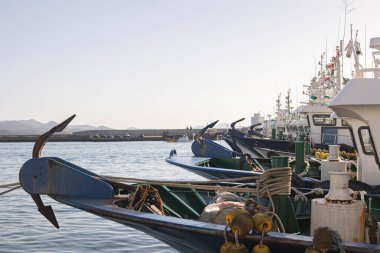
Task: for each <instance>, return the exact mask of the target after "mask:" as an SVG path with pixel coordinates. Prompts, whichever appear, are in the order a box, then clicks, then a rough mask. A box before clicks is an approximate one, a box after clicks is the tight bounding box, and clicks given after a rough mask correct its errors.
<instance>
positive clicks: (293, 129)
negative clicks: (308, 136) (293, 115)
mask: <svg viewBox="0 0 380 253" xmlns="http://www.w3.org/2000/svg"><path fill="white" fill-rule="evenodd" d="M296 131H297V127H296V126H293V125H291V126H289V132H296Z"/></svg>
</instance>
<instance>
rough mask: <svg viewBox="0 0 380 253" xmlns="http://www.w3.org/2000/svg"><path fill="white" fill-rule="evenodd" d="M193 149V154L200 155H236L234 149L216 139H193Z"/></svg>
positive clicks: (224, 156) (226, 156)
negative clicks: (217, 141)
mask: <svg viewBox="0 0 380 253" xmlns="http://www.w3.org/2000/svg"><path fill="white" fill-rule="evenodd" d="M191 150H192V151H193V154H194V155H195V156H198V157H219V158H230V157H234V156H235V155H234V152H233V151H232V150H230V149H227V148H225V147H223V146H222V145H220V144H218V143H216V142H214V141H211V140H208V139H203V138H201V139H199V140H195V141H193V143H192V145H191Z"/></svg>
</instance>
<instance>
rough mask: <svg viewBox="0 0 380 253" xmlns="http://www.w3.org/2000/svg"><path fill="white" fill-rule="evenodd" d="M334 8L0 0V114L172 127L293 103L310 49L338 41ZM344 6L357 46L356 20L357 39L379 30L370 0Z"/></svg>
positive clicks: (337, 7)
mask: <svg viewBox="0 0 380 253" xmlns="http://www.w3.org/2000/svg"><path fill="white" fill-rule="evenodd" d="M342 6H343V5H342V0H318V1H311V0H277V1H275V0H273V1H270V0H246V1H243V0H229V1H224V0H215V1H211V0H192V1H190V0H172V1H170V0H162V1H159V0H155V1H144V0H135V1H132V0H131V1H128V0H124V1H113V0H104V1H95V0H88V1H81V0H72V1H70V0H65V1H63V0H62V1H51V0H48V1H18V0H8V1H5V0H0V91H1V93H0V94H1V98H0V120H14V119H31V118H34V119H36V120H39V121H42V122H48V121H50V120H54V121H61V120H63V119H65V118H66V117H68V116H70V115H71V114H74V113H75V114H77V118H76V119H75V120H74V122H73V124H91V125H95V126H99V125H106V126H109V127H113V128H119V129H124V128H128V127H139V128H183V127H186V126H187V125H192V126H198V125H204V124H205V123H207V122H211V121H214V120H217V119H219V120H220V121H221V122H232V121H234V120H236V119H238V118H241V117H246V118H249V117H250V116H252V115H253V114H254V113H256V112H259V111H261V112H264V113H265V114H272V113H273V105H274V100H275V98H276V96H277V93H278V92H282V94H285V92H286V90H287V89H288V88H291V89H292V93H293V101H294V103H293V105H294V106H295V104H296V102H297V100H298V101H301V100H302V99H305V98H304V97H303V96H301V93H302V85H304V84H308V83H309V82H310V80H311V78H312V77H313V75H314V70H315V63H316V61H317V60H318V58H319V55H320V54H321V53H322V52H323V51H324V50H325V48H326V44H327V49H328V56H329V57H331V55H332V53H333V50H334V48H335V46H336V44H337V41H338V38H342V34H343V32H342V31H343V19H344V15H343V9H342ZM353 7H356V8H357V9H356V10H354V11H353V12H351V13H350V14H349V15H348V17H347V32H346V37H347V38H348V36H347V35H349V32H348V30H349V29H348V28H349V24H350V23H352V24H354V28H355V29H359V36H360V39H361V42H362V48H363V50H364V48H365V47H366V46H365V45H364V38H365V33H364V28H365V26H366V31H367V44H368V42H369V38H371V37H376V36H380V19H379V13H378V11H379V10H380V0H357V1H356V2H355V3H354V4H353ZM339 23H340V28H341V29H340V33H339V34H338V30H339V29H338V28H339ZM338 36H339V37H338ZM326 42H327V43H326ZM368 52H369V51H368ZM368 58H369V57H368ZM368 62H369V60H368ZM297 94H298V95H297ZM284 96H285V95H283V98H284ZM244 124H245V125H248V124H249V120H246V121H245V123H244Z"/></svg>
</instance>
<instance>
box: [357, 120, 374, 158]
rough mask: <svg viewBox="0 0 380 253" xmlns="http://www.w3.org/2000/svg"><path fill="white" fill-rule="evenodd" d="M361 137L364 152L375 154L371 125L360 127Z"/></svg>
mask: <svg viewBox="0 0 380 253" xmlns="http://www.w3.org/2000/svg"><path fill="white" fill-rule="evenodd" d="M358 131H359V139H360V144H361V145H362V149H363V152H364V154H366V155H373V145H372V138H371V133H370V132H369V127H367V126H363V127H359V130H358Z"/></svg>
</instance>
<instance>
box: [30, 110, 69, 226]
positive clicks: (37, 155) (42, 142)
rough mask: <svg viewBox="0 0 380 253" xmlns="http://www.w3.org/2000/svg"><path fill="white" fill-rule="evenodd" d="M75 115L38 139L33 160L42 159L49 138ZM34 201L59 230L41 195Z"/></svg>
mask: <svg viewBox="0 0 380 253" xmlns="http://www.w3.org/2000/svg"><path fill="white" fill-rule="evenodd" d="M75 116H76V115H75V114H74V115H72V116H71V117H69V118H68V119H66V120H65V121H63V122H62V123H61V124H59V125H57V126H55V127H53V128H52V129H50V130H49V131H47V132H46V133H44V134H42V135H41V136H39V137H38V139H37V140H36V142H35V143H34V147H33V158H40V157H41V151H42V149H43V147H44V146H45V143H46V142H47V141H48V140H49V138H50V137H51V136H52V135H53V134H54V133H58V132H62V131H63V130H64V129H65V128H66V126H67V125H68V124H69V123H70V122H71V121H72V120H73V119H74V118H75ZM31 196H32V199H33V200H34V202H35V203H36V205H37V207H38V211H39V212H40V213H41V214H42V215H43V216H44V217H45V218H46V219H47V220H48V221H50V222H51V224H53V225H54V227H56V228H59V225H58V221H57V219H56V217H55V214H54V211H53V208H52V207H51V206H45V205H44V203H43V202H42V199H41V196H40V195H39V194H31Z"/></svg>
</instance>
